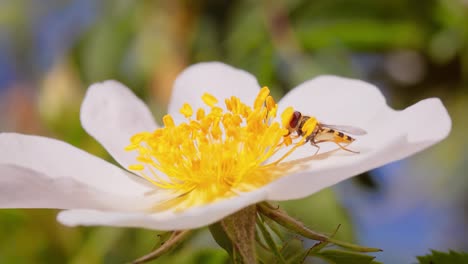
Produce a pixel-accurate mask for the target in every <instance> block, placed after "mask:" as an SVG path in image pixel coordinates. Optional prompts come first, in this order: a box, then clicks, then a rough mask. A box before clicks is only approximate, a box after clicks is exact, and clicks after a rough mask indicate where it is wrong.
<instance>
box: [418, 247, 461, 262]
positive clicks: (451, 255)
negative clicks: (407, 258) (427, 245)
mask: <svg viewBox="0 0 468 264" xmlns="http://www.w3.org/2000/svg"><path fill="white" fill-rule="evenodd" d="M417 259H418V261H419V263H420V264H459V263H460V264H462V263H468V253H466V252H456V251H452V250H450V251H449V252H440V251H436V250H431V254H428V255H425V256H419V257H417Z"/></svg>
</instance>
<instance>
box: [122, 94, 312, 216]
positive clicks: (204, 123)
mask: <svg viewBox="0 0 468 264" xmlns="http://www.w3.org/2000/svg"><path fill="white" fill-rule="evenodd" d="M202 99H203V101H204V103H205V104H206V105H207V106H208V107H209V111H207V112H205V110H204V109H203V108H200V109H198V110H197V111H196V113H195V116H194V111H193V109H192V107H191V106H190V105H189V104H187V103H185V104H184V105H183V107H182V108H181V109H180V113H182V114H183V115H184V116H185V118H186V121H185V122H182V123H181V124H178V125H176V124H175V123H174V120H173V118H172V116H170V115H166V116H164V117H163V122H164V127H163V128H159V129H157V130H155V131H154V132H142V133H138V134H136V135H134V136H133V137H132V138H131V139H130V141H131V144H130V145H129V146H127V147H126V150H128V151H138V154H139V155H138V157H137V161H138V164H135V165H131V166H130V167H129V169H131V170H134V171H137V172H138V173H139V174H140V175H142V176H143V177H144V178H145V179H146V180H148V181H149V182H151V183H152V184H154V185H155V186H157V187H159V188H162V189H165V190H168V191H171V192H173V194H174V195H173V197H175V198H172V199H170V200H168V201H167V202H165V203H164V205H161V204H160V205H158V206H157V207H158V209H160V208H161V207H164V208H171V209H180V210H183V209H186V208H188V207H191V206H197V205H202V204H207V203H211V202H213V201H216V200H219V199H225V198H229V197H232V196H235V195H238V194H239V193H241V192H248V191H252V190H255V189H257V188H260V187H262V186H264V185H266V184H267V183H269V182H271V181H273V180H275V179H277V178H278V177H280V176H281V175H284V173H285V170H289V169H290V168H288V167H287V166H286V167H285V166H282V167H281V166H279V163H280V161H282V160H283V159H284V158H285V157H286V156H288V155H289V154H290V153H292V151H293V150H294V149H295V148H296V147H298V146H300V145H302V144H303V143H304V139H305V137H303V138H302V139H301V140H300V141H299V142H297V143H295V146H294V147H293V148H292V150H290V151H289V152H287V153H286V154H285V155H283V156H282V157H281V158H279V159H277V160H276V161H273V162H267V161H268V160H269V158H270V157H272V155H273V154H275V153H277V151H278V150H280V149H281V148H284V147H286V146H288V145H291V144H292V139H291V136H290V135H289V133H288V129H286V128H284V126H283V127H281V125H280V123H278V122H276V121H275V120H274V118H275V117H276V113H277V109H278V106H277V104H276V103H275V101H274V99H273V97H271V96H270V91H269V89H268V88H267V87H264V88H262V89H261V90H260V92H259V94H258V96H257V98H256V99H255V102H254V105H253V107H250V106H248V105H246V104H244V103H242V102H241V101H240V99H239V98H237V97H234V96H233V97H231V98H229V99H226V100H225V105H226V109H227V111H225V110H223V109H222V108H221V107H219V106H217V105H218V100H217V99H216V98H215V97H214V96H213V95H210V94H204V95H203V96H202ZM291 113H292V108H288V109H287V110H286V111H285V112H284V113H283V114H282V118H283V123H287V119H288V118H290V116H291ZM285 120H286V121H285ZM280 167H281V168H280Z"/></svg>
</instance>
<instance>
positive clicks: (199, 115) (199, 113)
mask: <svg viewBox="0 0 468 264" xmlns="http://www.w3.org/2000/svg"><path fill="white" fill-rule="evenodd" d="M204 117H205V110H203V108H199V109H198V110H197V120H198V121H200V120H202V119H203V118H204Z"/></svg>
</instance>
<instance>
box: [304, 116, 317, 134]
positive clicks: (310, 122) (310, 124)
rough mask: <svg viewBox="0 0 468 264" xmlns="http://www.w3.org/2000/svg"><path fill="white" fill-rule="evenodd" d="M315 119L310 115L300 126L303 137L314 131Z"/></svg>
mask: <svg viewBox="0 0 468 264" xmlns="http://www.w3.org/2000/svg"><path fill="white" fill-rule="evenodd" d="M317 123H318V122H317V119H315V117H310V118H309V119H307V121H306V122H305V123H304V125H303V126H302V131H304V137H307V136H309V135H310V134H312V132H314V129H315V127H317Z"/></svg>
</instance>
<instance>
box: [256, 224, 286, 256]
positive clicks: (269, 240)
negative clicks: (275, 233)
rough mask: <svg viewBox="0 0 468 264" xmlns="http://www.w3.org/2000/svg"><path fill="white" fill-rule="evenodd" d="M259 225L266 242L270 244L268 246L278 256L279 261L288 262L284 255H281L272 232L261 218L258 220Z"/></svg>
mask: <svg viewBox="0 0 468 264" xmlns="http://www.w3.org/2000/svg"><path fill="white" fill-rule="evenodd" d="M257 226H258V228H259V229H260V232H261V233H262V236H263V238H264V239H265V242H266V243H267V245H268V248H270V250H271V251H272V252H273V254H274V255H275V256H276V259H277V261H278V263H286V262H285V260H284V258H283V256H282V255H281V253H280V251H279V249H278V246H277V245H276V243H275V240H274V239H273V237H272V236H271V233H270V232H269V230H268V229H267V227H266V226H265V224H264V223H263V221H262V220H261V219H258V220H257Z"/></svg>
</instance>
